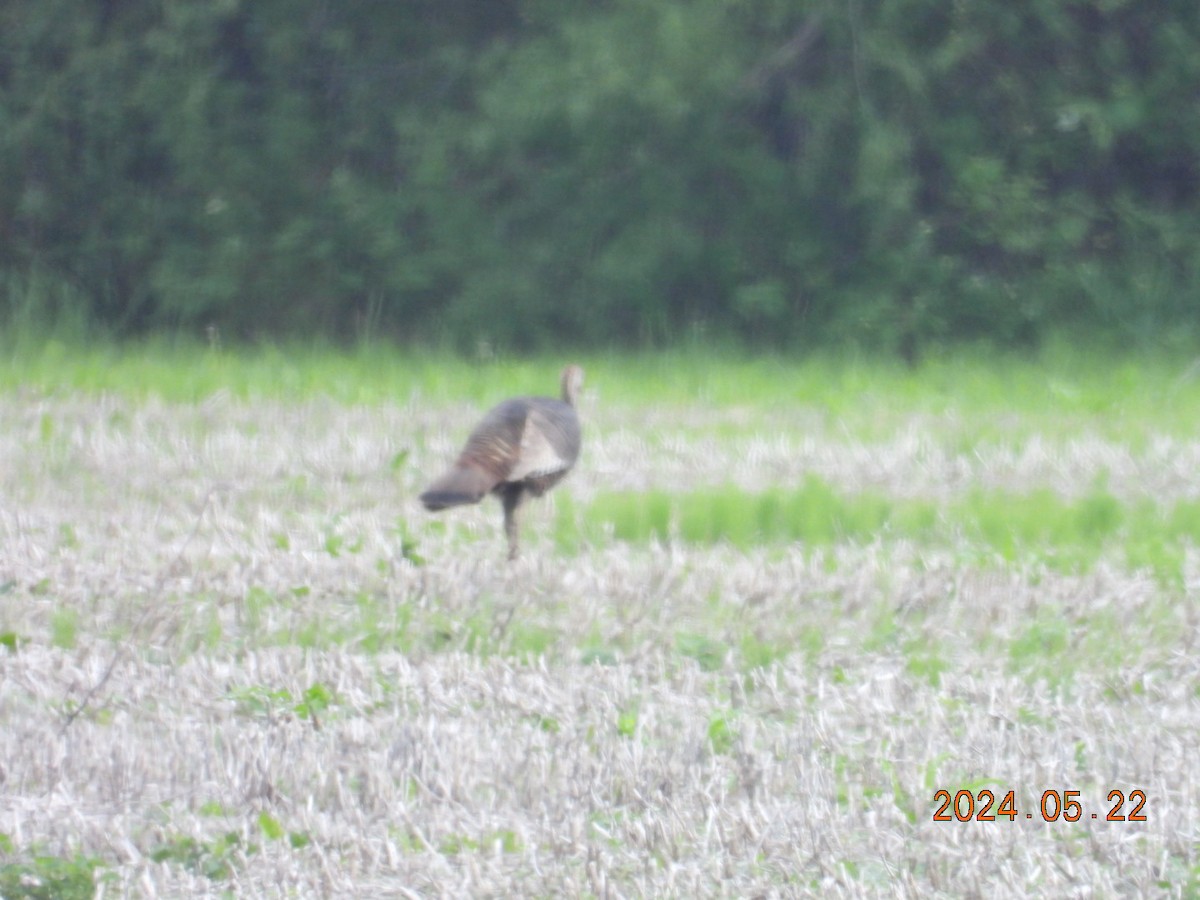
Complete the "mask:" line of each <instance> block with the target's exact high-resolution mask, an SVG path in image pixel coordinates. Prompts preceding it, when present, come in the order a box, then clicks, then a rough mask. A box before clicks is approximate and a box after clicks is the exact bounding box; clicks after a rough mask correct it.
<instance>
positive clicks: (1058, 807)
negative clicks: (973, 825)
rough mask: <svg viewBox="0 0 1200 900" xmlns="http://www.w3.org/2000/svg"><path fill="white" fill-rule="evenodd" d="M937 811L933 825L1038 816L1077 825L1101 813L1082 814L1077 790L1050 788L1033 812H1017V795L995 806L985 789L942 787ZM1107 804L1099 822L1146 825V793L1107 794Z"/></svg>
mask: <svg viewBox="0 0 1200 900" xmlns="http://www.w3.org/2000/svg"><path fill="white" fill-rule="evenodd" d="M1127 799H1128V801H1129V805H1130V806H1129V814H1128V815H1126V814H1125V802H1126V800H1127ZM933 802H934V804H935V805H937V809H935V810H934V811H933V821H935V822H971V821H975V822H995V821H996V820H997V819H1008V821H1010V822H1014V821H1016V820H1017V819H1033V818H1035V817H1038V816H1040V817H1041V819H1042V821H1043V822H1057V821H1059V820H1060V819H1061V820H1062V821H1064V822H1078V821H1080V820H1081V819H1089V820H1090V819H1097V820H1101V813H1102V812H1104V811H1103V810H1102V811H1101V812H1094V813H1091V814H1090V816H1089V815H1088V814H1087V813H1086V812H1085V811H1084V808H1083V804H1081V803H1080V802H1079V791H1066V790H1063V791H1057V790H1054V789H1053V788H1051V789H1050V790H1048V791H1044V792H1043V793H1042V800H1041V803H1039V804H1038V806H1037V809H1036V811H1035V812H1030V811H1025V812H1022V811H1021V810H1019V809H1017V799H1016V792H1015V791H1009V792H1008V793H1007V794H1005V795H1004V796H1003V797H1002V798H1001V799H1000V802H999V805H997V803H996V795H995V793H993V792H992V791H989V790H988V789H987V788H984V789H983V790H980V791H968V790H962V791H957V792H956V793H954V794H951V793H950V792H949V791H948V790H945V789H944V788H943V789H942V790H940V791H938V792H937V793H935V794H934V795H933ZM1108 802H1109V803H1110V804H1111V806H1110V807H1109V808H1108V810H1107V814H1106V815H1104V817H1103V819H1102V820H1101V821H1105V822H1145V821H1146V814H1145V813H1144V812H1142V808H1143V807H1145V805H1146V792H1145V791H1143V790H1133V791H1130V792H1129V796H1128V798H1127V797H1126V796H1125V793H1124V792H1123V791H1118V790H1112V791H1109V792H1108Z"/></svg>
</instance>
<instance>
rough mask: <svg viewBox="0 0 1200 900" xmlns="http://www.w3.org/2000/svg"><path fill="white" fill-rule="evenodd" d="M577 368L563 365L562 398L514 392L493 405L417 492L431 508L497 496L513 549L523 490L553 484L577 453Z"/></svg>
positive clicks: (538, 490) (534, 492)
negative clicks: (457, 451)
mask: <svg viewBox="0 0 1200 900" xmlns="http://www.w3.org/2000/svg"><path fill="white" fill-rule="evenodd" d="M582 384H583V370H582V369H581V368H579V366H567V367H566V368H565V369H564V370H563V373H562V399H561V400H555V399H553V398H551V397H516V398H513V399H512V400H505V401H504V402H503V403H501V404H499V405H498V406H495V407H493V408H492V409H491V410H490V411H489V412H488V413H487V415H485V416H484V417H483V420H482V421H481V422H480V423H479V424H478V425H476V426H475V430H474V431H472V432H471V435H470V437H468V438H467V443H466V446H464V447H463V450H462V452H461V453H460V454H459V456H458V459H457V460H456V461H455V463H454V465H452V466H451V467H450V468H449V469H448V470H447V471H446V472H445V473H443V474H442V476H441V477H440V478H438V479H436V480H435V481H434V482H433V483H432V484H431V485H430V486H429V487H428V488H426V490H425V492H424V493H422V494H421V498H420V499H421V502H422V503H423V504H424V505H425V508H426V509H428V510H430V511H431V512H436V511H438V510H443V509H447V508H449V507H452V506H461V505H464V504H468V503H478V502H479V501H480V500H482V499H483V498H484V497H485V496H486V495H488V494H495V495H496V496H498V497H499V498H500V503H501V506H502V508H503V510H504V531H505V535H506V536H507V538H508V557H509V559H515V558H516V556H517V553H518V550H519V526H518V521H517V511H518V510H519V509H520V507H521V504H522V503H523V502H524V500H525V498H526V497H527V496H532V497H540V496H541V495H542V494H544V493H546V491H548V490H550V489H551V488H552V487H554V486H555V485H556V484H558V483H559V482H560V481H562V479H563V478H564V477H566V475H567V473H568V472H570V471H571V468H572V467H573V466H574V465H575V461H576V460H577V459H578V458H579V448H580V445H581V442H582V434H581V431H580V428H579V416H578V415H577V413H576V412H575V401H576V398H577V396H578V393H579V388H580V387H581V386H582Z"/></svg>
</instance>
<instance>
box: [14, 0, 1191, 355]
mask: <svg viewBox="0 0 1200 900" xmlns="http://www.w3.org/2000/svg"><path fill="white" fill-rule="evenodd" d="M1198 96H1200V5H1198V4H1196V3H1194V2H1193V0H1157V2H1155V3H1152V4H1146V3H1135V2H1133V0H1090V2H1079V0H974V2H960V0H953V2H951V0H888V2H879V0H586V2H584V0H554V2H551V0H488V2H487V3H478V2H473V0H399V2H385V0H358V2H354V3H339V2H335V0H311V2H306V3H295V2H291V0H255V2H249V0H172V2H162V0H154V2H152V0H10V2H8V3H5V4H4V5H3V8H2V9H0V303H2V304H3V306H2V307H0V315H2V316H3V317H4V318H5V320H6V321H7V323H8V324H9V326H10V327H21V326H22V325H37V326H41V327H53V326H57V325H63V324H64V323H66V324H72V323H73V324H74V325H76V326H78V327H81V328H89V329H101V330H103V331H104V332H106V333H111V334H114V335H136V334H141V333H147V332H154V331H159V330H177V329H183V330H193V331H196V332H197V333H199V332H200V331H202V330H203V329H204V328H207V327H215V328H218V329H220V331H221V333H222V334H228V335H230V336H233V337H240V338H246V339H256V338H273V337H283V336H289V335H308V334H323V335H331V336H334V337H338V338H354V337H356V336H370V337H388V338H395V339H397V340H399V341H418V340H420V341H429V340H434V341H446V342H451V343H460V344H463V345H471V344H473V343H474V342H476V341H481V340H486V341H489V342H493V343H495V344H498V345H501V346H507V347H512V348H515V349H523V348H538V347H546V346H551V345H554V346H558V345H563V344H570V345H579V346H605V345H612V344H629V343H644V344H650V345H659V344H670V343H673V342H677V341H680V340H684V339H691V338H693V337H696V336H701V337H707V338H711V339H713V340H729V341H733V342H736V343H740V344H745V345H748V346H751V347H767V348H776V347H778V348H789V347H805V346H815V345H820V344H841V343H855V344H859V345H863V346H869V347H875V348H881V349H885V350H892V351H898V352H901V353H904V354H913V353H915V352H917V350H918V349H919V347H920V346H921V345H922V344H924V343H926V342H931V341H933V342H941V341H957V340H979V339H983V340H987V341H990V342H993V343H995V344H998V345H1002V346H1013V345H1027V344H1034V343H1036V342H1038V341H1039V340H1041V339H1043V338H1044V337H1045V336H1046V335H1047V334H1050V333H1053V332H1056V331H1059V332H1061V331H1067V332H1069V333H1072V334H1081V333H1093V334H1097V335H1101V336H1108V337H1113V338H1116V339H1118V340H1122V341H1149V342H1154V341H1160V340H1180V339H1184V340H1191V339H1194V338H1196V337H1197V336H1200V324H1198V314H1197V311H1198V310H1200V256H1198V254H1197V252H1196V236H1197V235H1198V234H1200V220H1198V219H1200V216H1198V206H1197V199H1198V196H1197V195H1198V192H1200V105H1198V104H1200V100H1198Z"/></svg>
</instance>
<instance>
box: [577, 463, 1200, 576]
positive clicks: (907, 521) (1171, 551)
mask: <svg viewBox="0 0 1200 900" xmlns="http://www.w3.org/2000/svg"><path fill="white" fill-rule="evenodd" d="M555 527H556V541H557V543H558V545H559V547H560V548H565V547H579V546H584V545H586V544H588V543H591V544H593V545H602V544H604V543H605V542H607V541H608V540H610V539H612V540H618V541H626V542H630V543H635V544H636V543H646V542H651V541H659V542H668V541H674V540H679V541H682V542H684V543H687V544H699V545H704V544H716V543H728V544H730V545H732V546H735V547H738V548H742V549H746V548H749V547H752V546H756V545H760V544H764V543H777V542H800V543H803V544H806V545H810V546H814V547H829V546H833V545H835V544H839V543H845V542H853V543H869V542H871V541H874V540H878V539H885V540H907V541H912V542H914V543H917V544H919V545H922V546H937V547H950V548H962V547H966V548H975V550H976V551H977V552H978V553H979V554H981V555H982V556H985V557H986V556H995V557H997V558H998V559H999V560H1002V561H1004V562H1006V563H1016V562H1026V561H1036V562H1040V563H1043V564H1045V565H1047V566H1049V567H1051V568H1053V569H1055V570H1057V571H1067V572H1080V571H1086V570H1088V569H1089V568H1090V567H1091V566H1093V565H1094V564H1095V562H1096V561H1097V560H1098V559H1100V558H1101V556H1103V555H1105V554H1116V555H1118V556H1123V557H1124V562H1125V563H1126V564H1128V565H1129V566H1130V567H1133V568H1145V569H1149V570H1150V571H1152V572H1153V573H1154V574H1155V575H1156V576H1157V577H1158V578H1159V579H1160V580H1161V581H1163V582H1164V583H1165V584H1168V585H1171V586H1174V587H1181V586H1182V565H1183V559H1184V549H1185V547H1186V546H1188V545H1191V546H1200V503H1198V502H1197V501H1194V500H1178V501H1174V502H1171V501H1165V502H1155V501H1154V500H1151V499H1149V498H1140V499H1137V500H1135V501H1128V502H1123V501H1121V500H1119V499H1118V498H1117V497H1115V496H1114V495H1113V494H1111V493H1109V492H1108V491H1106V490H1104V489H1102V488H1095V489H1093V490H1092V491H1091V492H1089V493H1088V494H1086V495H1084V496H1082V497H1079V498H1068V497H1063V496H1062V495H1060V494H1057V493H1055V492H1054V491H1051V490H1049V489H1046V488H1038V489H1035V490H1032V491H1029V492H1026V493H1016V492H1009V491H986V490H980V489H976V490H972V491H970V492H968V493H966V494H964V495H963V496H960V497H956V498H954V499H951V500H948V501H945V502H943V503H938V502H936V501H934V500H930V499H911V498H897V497H889V496H886V495H884V494H881V493H876V492H872V491H863V492H857V493H848V492H844V491H839V490H837V489H835V488H834V487H833V486H832V485H830V484H828V483H826V482H825V481H823V480H821V479H820V478H817V477H816V476H811V475H810V476H808V477H807V478H806V479H805V480H804V482H803V483H802V484H801V485H800V486H799V487H795V488H787V487H775V488H770V489H767V490H763V491H759V492H754V493H748V492H744V491H741V490H739V489H737V488H736V487H732V486H724V487H716V488H706V489H698V490H693V491H687V492H681V493H668V492H665V491H645V492H634V491H625V492H603V493H600V494H598V495H597V496H596V497H595V498H594V499H593V500H592V502H591V503H589V504H588V505H587V506H586V507H580V506H578V505H577V504H574V503H569V504H564V505H562V506H561V507H560V508H559V511H558V515H557V519H556V525H555Z"/></svg>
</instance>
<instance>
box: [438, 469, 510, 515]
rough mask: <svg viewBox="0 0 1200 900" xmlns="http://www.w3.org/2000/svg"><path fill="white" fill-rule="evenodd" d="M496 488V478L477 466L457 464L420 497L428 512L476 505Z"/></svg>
mask: <svg viewBox="0 0 1200 900" xmlns="http://www.w3.org/2000/svg"><path fill="white" fill-rule="evenodd" d="M495 486H496V477H495V476H494V475H491V474H489V473H488V472H485V471H484V470H483V469H481V468H479V467H478V466H474V465H471V464H469V463H468V464H465V465H464V464H462V463H459V464H458V465H455V466H454V467H452V468H451V469H449V470H448V471H447V472H446V473H445V474H444V475H442V477H441V478H439V479H437V481H435V482H434V483H433V484H431V485H430V486H429V488H428V489H427V490H426V491H425V493H423V494H422V495H421V502H422V503H424V504H425V508H426V509H427V510H429V511H430V512H437V511H438V510H439V509H446V508H447V507H450V506H462V505H463V504H465V503H478V502H479V501H480V500H482V499H483V498H484V497H485V496H486V495H487V492H488V491H490V490H491V489H492V488H493V487H495Z"/></svg>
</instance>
